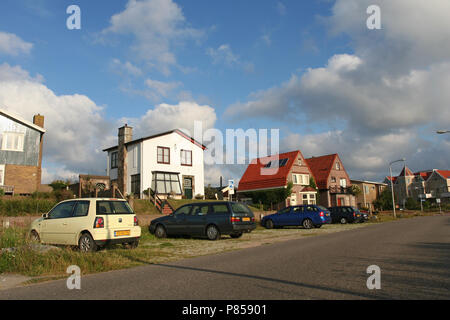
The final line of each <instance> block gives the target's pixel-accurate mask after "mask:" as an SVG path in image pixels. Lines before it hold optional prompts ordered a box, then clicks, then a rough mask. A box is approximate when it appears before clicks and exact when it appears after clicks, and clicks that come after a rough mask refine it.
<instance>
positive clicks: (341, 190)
mask: <svg viewBox="0 0 450 320" xmlns="http://www.w3.org/2000/svg"><path fill="white" fill-rule="evenodd" d="M329 190H330V193H331V194H352V192H351V188H348V187H341V186H330V188H329Z"/></svg>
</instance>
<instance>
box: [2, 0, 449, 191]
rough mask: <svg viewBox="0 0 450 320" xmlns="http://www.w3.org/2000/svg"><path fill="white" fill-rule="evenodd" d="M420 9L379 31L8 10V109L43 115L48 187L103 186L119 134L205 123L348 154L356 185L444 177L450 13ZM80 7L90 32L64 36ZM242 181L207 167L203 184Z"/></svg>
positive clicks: (198, 11)
mask: <svg viewBox="0 0 450 320" xmlns="http://www.w3.org/2000/svg"><path fill="white" fill-rule="evenodd" d="M412 3H414V5H411V2H408V1H404V0H400V1H398V2H397V3H395V4H392V3H390V2H389V1H379V4H380V6H381V9H382V18H383V20H382V22H383V29H382V30H375V31H369V30H368V29H367V28H366V24H365V21H366V19H367V17H368V16H367V13H366V8H367V6H368V5H370V4H372V3H371V1H365V0H362V1H356V0H337V1H331V0H330V1H324V0H315V1H294V0H292V1H288V0H283V1H269V0H267V1H217V0H216V1H210V0H209V1H206V0H196V1H172V0H139V1H136V0H114V1H108V2H106V1H92V0H91V1H73V0H72V1H56V0H15V1H12V0H3V1H2V4H1V7H2V10H1V19H0V82H1V81H3V84H4V88H5V89H4V92H1V90H0V104H2V105H3V106H6V107H7V108H9V109H11V111H16V112H17V113H19V114H21V115H23V116H25V117H27V118H31V116H32V114H34V113H36V112H39V110H42V111H41V113H45V116H46V123H48V129H50V130H49V132H48V134H47V137H46V138H47V140H46V150H47V152H46V156H45V157H44V166H45V167H46V171H45V179H46V180H51V179H55V178H58V177H71V176H73V175H74V174H78V173H103V171H104V167H105V165H106V164H105V161H106V160H105V155H104V154H103V153H102V152H101V149H102V148H103V147H108V146H109V145H110V144H111V143H114V139H115V138H114V136H115V134H116V130H117V127H118V126H120V125H123V123H124V121H127V122H130V123H131V124H132V125H133V126H135V127H136V128H137V130H136V131H137V133H138V134H139V133H140V134H147V133H148V134H151V133H154V131H162V130H169V129H172V128H169V127H168V126H169V125H171V124H172V123H173V125H181V124H186V121H193V120H198V119H200V120H202V121H204V122H205V124H207V125H206V126H207V127H214V128H217V129H220V130H225V129H227V128H244V129H247V128H269V129H270V128H279V129H280V130H281V131H280V134H281V141H280V148H281V150H282V151H288V150H293V149H300V150H302V152H303V154H304V155H305V156H307V157H308V156H313V155H315V156H318V155H322V154H330V153H339V154H340V156H341V158H342V159H343V161H344V165H345V166H346V169H347V170H348V171H349V172H350V174H351V176H352V177H353V178H357V179H361V178H366V179H375V180H380V179H382V177H383V176H384V175H386V172H385V171H386V170H387V163H388V162H389V160H393V159H397V158H399V157H406V158H407V163H408V165H409V166H410V167H411V169H412V170H413V171H418V170H425V169H431V168H441V169H447V168H448V167H449V162H448V159H449V156H450V154H449V151H448V149H449V148H448V146H449V139H448V137H445V136H436V135H435V134H434V131H435V130H436V129H439V128H448V127H450V122H449V120H447V119H448V118H449V117H448V115H449V111H448V109H449V108H448V107H447V106H446V105H445V104H447V105H448V94H446V93H444V92H445V91H447V92H448V91H449V90H447V89H448V87H449V85H450V84H449V78H448V74H447V67H448V65H447V64H448V63H449V58H448V57H449V56H450V55H449V47H448V46H447V45H441V43H442V39H448V31H447V29H449V28H448V26H449V25H448V23H447V22H446V20H447V19H444V18H445V17H444V16H442V15H441V12H445V10H446V8H447V7H448V2H447V1H445V0H443V1H438V0H436V4H435V5H434V9H433V8H430V7H427V8H424V7H423V6H424V5H423V4H421V3H420V1H412ZM72 4H76V5H78V6H79V7H80V8H81V23H82V25H81V30H68V29H67V28H66V19H67V18H68V17H69V15H68V14H67V13H66V8H67V7H68V6H69V5H72ZM133 8H135V9H136V8H137V9H136V10H134V9H133ZM422 11H423V12H427V15H425V16H424V17H422V18H421V19H423V21H420V23H418V24H413V25H412V26H411V24H408V20H409V19H413V18H415V19H417V18H416V17H417V13H418V12H422ZM399 13H402V14H401V16H399ZM444 20H445V21H444ZM421 24H422V27H421V26H420V25H421ZM423 25H426V27H423ZM408 28H410V29H408ZM415 28H416V29H415ZM2 33H3V35H4V36H3V41H4V43H3V44H2V42H1V41H2V40H1V39H2V38H1V35H2ZM411 34H416V35H417V36H416V37H412V36H411ZM5 39H6V40H5ZM427 48H428V50H427ZM430 48H431V49H430ZM2 73H3V74H2ZM2 79H3V80H2ZM11 79H12V80H11ZM427 79H434V80H435V81H437V79H441V80H442V81H438V83H439V84H438V85H437V86H431V87H429V86H430V84H429V83H430V82H431V81H428V80H427ZM0 86H1V83H0ZM6 88H9V89H8V90H6ZM431 91H433V92H431ZM30 92H32V93H33V94H31V93H30ZM28 95H29V100H27V101H24V100H26V99H24V98H23V97H28ZM38 102H39V103H38ZM182 102H189V105H188V106H186V105H183V106H182V105H181V103H182ZM163 104H164V105H165V106H162V105H163ZM169 107H170V108H169ZM169 109H170V110H169ZM58 112H59V113H58ZM186 112H188V113H189V115H190V117H188V118H187V119H182V117H183V116H182V114H186ZM62 115H67V116H62ZM163 116H164V121H158V120H160V119H161V118H163ZM183 121H184V122H183ZM186 125H187V126H189V124H186ZM449 129H450V128H449ZM61 131H65V133H66V135H64V134H62V135H61V134H60V132H61ZM80 131H81V132H82V134H80ZM56 132H58V134H57V133H56ZM70 135H72V137H70ZM80 140H83V141H82V142H80ZM64 144H67V145H73V146H74V147H73V151H72V152H73V153H72V154H69V155H67V152H63V151H61V150H60V149H61V148H60V146H61V145H64ZM431 155H434V156H431ZM74 158H76V159H74ZM244 169H245V166H219V167H214V168H211V167H209V168H207V176H208V177H207V180H209V181H216V180H217V176H218V175H221V174H222V175H224V176H225V178H235V179H236V180H238V179H239V176H240V174H241V173H242V171H243V170H244ZM399 170H400V169H399ZM47 182H48V181H47Z"/></svg>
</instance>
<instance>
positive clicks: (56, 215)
mask: <svg viewBox="0 0 450 320" xmlns="http://www.w3.org/2000/svg"><path fill="white" fill-rule="evenodd" d="M75 204H76V202H75V201H69V202H63V203H61V204H59V205H58V206H56V207H55V208H54V209H53V210H52V211H50V213H49V214H48V217H49V218H50V219H62V218H69V217H71V216H72V211H73V207H75Z"/></svg>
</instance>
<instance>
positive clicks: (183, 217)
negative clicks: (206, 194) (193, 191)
mask: <svg viewBox="0 0 450 320" xmlns="http://www.w3.org/2000/svg"><path fill="white" fill-rule="evenodd" d="M191 209H192V206H190V205H187V206H182V207H180V208H178V209H177V210H175V212H174V213H173V215H172V216H171V217H170V219H169V220H167V221H166V228H167V233H169V234H173V235H180V234H187V233H186V231H187V228H188V222H187V218H188V217H189V214H190V212H191Z"/></svg>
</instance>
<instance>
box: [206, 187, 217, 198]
mask: <svg viewBox="0 0 450 320" xmlns="http://www.w3.org/2000/svg"><path fill="white" fill-rule="evenodd" d="M205 199H210V200H215V199H216V190H215V189H214V188H212V187H211V185H210V184H208V186H207V187H205Z"/></svg>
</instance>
